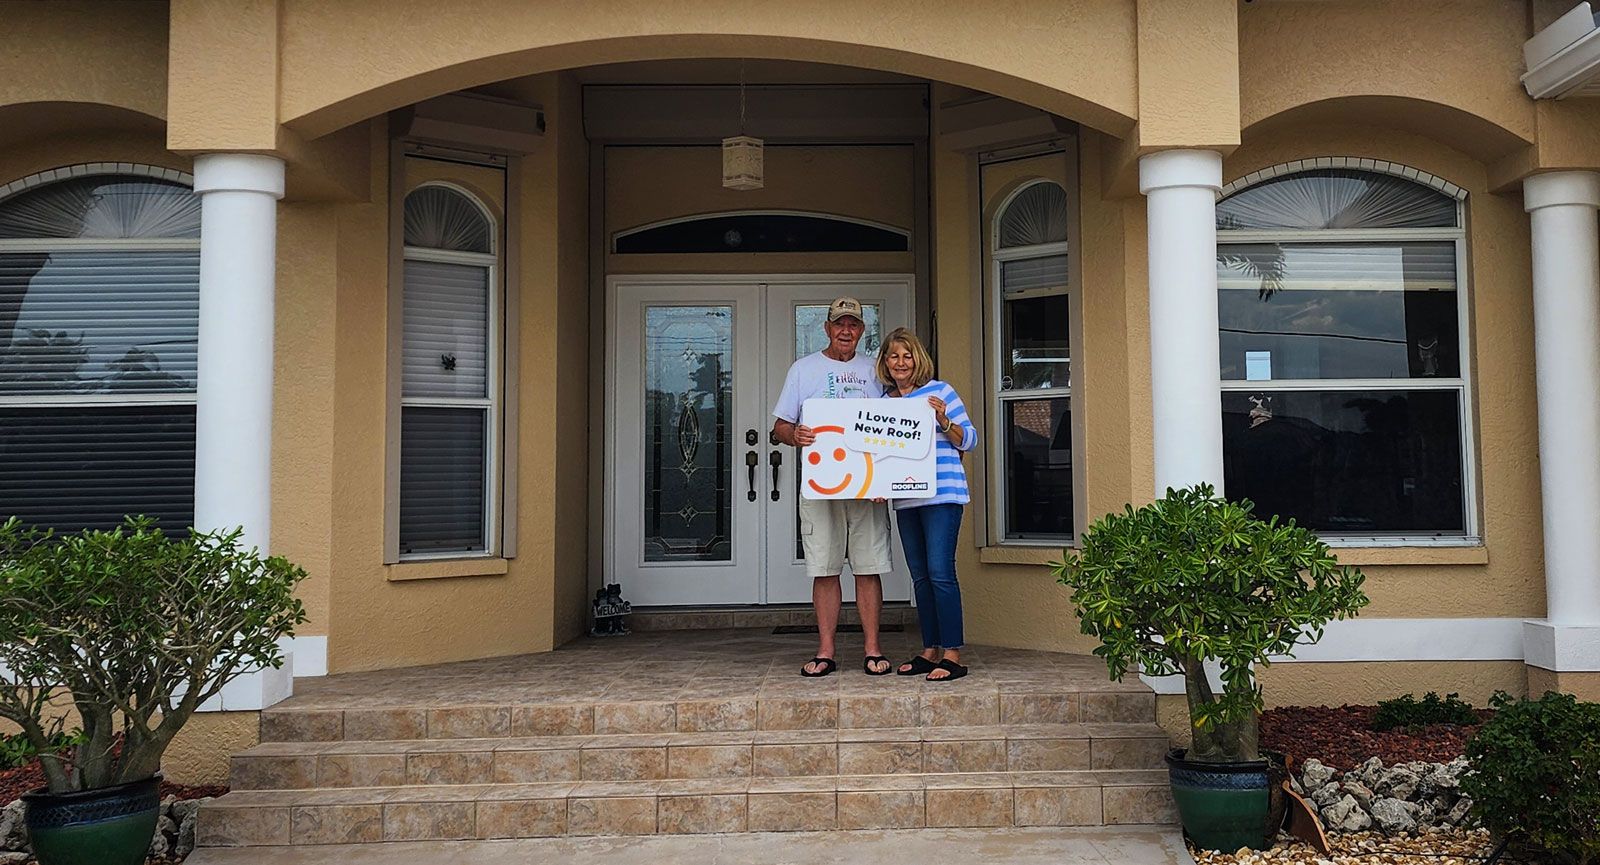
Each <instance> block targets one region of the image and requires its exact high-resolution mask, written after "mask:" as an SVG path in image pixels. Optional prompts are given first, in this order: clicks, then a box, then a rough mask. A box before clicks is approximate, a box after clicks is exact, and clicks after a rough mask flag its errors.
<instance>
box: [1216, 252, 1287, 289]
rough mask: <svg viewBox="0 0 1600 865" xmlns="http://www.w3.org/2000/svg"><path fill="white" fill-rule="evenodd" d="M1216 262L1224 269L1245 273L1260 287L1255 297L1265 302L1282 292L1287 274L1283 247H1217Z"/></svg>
mask: <svg viewBox="0 0 1600 865" xmlns="http://www.w3.org/2000/svg"><path fill="white" fill-rule="evenodd" d="M1217 260H1218V261H1220V262H1222V264H1223V265H1224V266H1226V267H1230V268H1232V269H1234V270H1237V271H1240V272H1242V273H1245V274H1247V275H1249V276H1251V277H1253V278H1255V279H1257V280H1260V282H1261V285H1260V287H1259V288H1258V289H1257V290H1256V296H1257V297H1258V298H1260V299H1261V300H1267V299H1269V298H1271V297H1272V296H1273V295H1274V294H1277V293H1278V292H1279V291H1282V290H1283V279H1284V276H1285V274H1286V273H1287V272H1288V266H1287V265H1286V264H1285V263H1284V256H1283V245H1282V244H1278V243H1269V244H1251V245H1250V246H1223V245H1220V244H1219V245H1218V246H1217Z"/></svg>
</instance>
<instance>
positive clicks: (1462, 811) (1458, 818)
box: [1444, 796, 1472, 826]
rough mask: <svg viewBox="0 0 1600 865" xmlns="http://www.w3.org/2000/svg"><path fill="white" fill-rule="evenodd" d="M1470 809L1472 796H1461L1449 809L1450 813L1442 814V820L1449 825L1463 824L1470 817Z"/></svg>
mask: <svg viewBox="0 0 1600 865" xmlns="http://www.w3.org/2000/svg"><path fill="white" fill-rule="evenodd" d="M1471 810H1472V797H1471V796H1462V797H1461V798H1460V799H1457V800H1456V804H1455V807H1453V808H1451V809H1450V813H1448V814H1446V815H1444V820H1445V822H1446V823H1448V824H1450V825H1451V826H1461V825H1464V824H1466V823H1467V822H1468V821H1469V820H1470V819H1471V815H1470V813H1469V812H1470V811H1471Z"/></svg>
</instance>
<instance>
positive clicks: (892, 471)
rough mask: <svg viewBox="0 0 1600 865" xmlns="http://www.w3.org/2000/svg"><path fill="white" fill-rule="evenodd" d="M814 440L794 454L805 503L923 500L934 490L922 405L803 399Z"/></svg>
mask: <svg viewBox="0 0 1600 865" xmlns="http://www.w3.org/2000/svg"><path fill="white" fill-rule="evenodd" d="M800 417H801V420H802V422H804V423H805V425H806V426H809V427H811V429H812V431H813V432H815V433H816V435H817V441H816V443H815V444H813V445H811V446H810V447H807V448H802V449H801V452H800V494H801V495H802V496H804V497H806V498H808V499H877V498H884V499H925V498H929V497H930V496H932V495H933V494H934V492H935V490H936V488H937V486H938V483H937V475H938V449H937V448H935V447H934V436H936V435H938V434H939V431H938V427H936V426H935V425H934V422H933V408H932V407H931V406H929V405H928V401H927V400H923V399H892V398H886V399H808V400H806V401H805V405H803V406H802V407H801V409H800Z"/></svg>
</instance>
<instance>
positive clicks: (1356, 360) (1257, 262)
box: [1217, 168, 1475, 540]
mask: <svg viewBox="0 0 1600 865" xmlns="http://www.w3.org/2000/svg"><path fill="white" fill-rule="evenodd" d="M1461 211H1462V204H1461V201H1459V200H1458V199H1457V198H1455V197H1453V196H1450V195H1447V194H1445V193H1444V192H1441V191H1440V190H1439V189H1436V188H1434V187H1432V186H1428V185H1424V184H1422V183H1419V182H1416V181H1414V180H1412V179H1410V178H1408V177H1402V176H1397V175H1393V174H1385V173H1379V172H1373V171H1361V170H1352V169H1344V168H1329V169H1319V170H1314V171H1302V172H1297V173H1291V174H1284V175H1280V176H1277V177H1273V178H1271V179H1269V180H1266V181H1263V182H1260V183H1257V184H1254V185H1252V186H1247V187H1245V188H1243V189H1241V190H1239V191H1237V192H1234V193H1233V194H1231V195H1229V196H1227V197H1226V198H1224V199H1223V200H1222V201H1220V202H1218V204H1217V278H1218V289H1219V292H1218V295H1219V301H1218V317H1219V320H1220V324H1221V332H1220V334H1219V337H1218V339H1219V344H1220V348H1221V357H1222V368H1221V373H1222V379H1223V407H1222V411H1223V435H1224V443H1225V446H1224V450H1225V460H1226V477H1225V484H1226V487H1227V492H1228V494H1229V496H1230V497H1236V498H1249V499H1251V500H1252V501H1254V502H1255V504H1256V509H1257V511H1258V513H1261V514H1263V515H1266V514H1278V515H1280V516H1283V517H1293V518H1295V519H1296V520H1297V521H1298V522H1299V523H1300V524H1301V525H1305V526H1309V527H1311V528H1314V529H1317V530H1318V531H1320V532H1322V533H1324V534H1326V535H1331V536H1342V537H1347V538H1351V539H1357V540H1362V539H1380V540H1381V539H1387V538H1436V537H1437V538H1442V537H1451V536H1454V537H1462V536H1467V535H1471V534H1474V533H1475V526H1474V518H1473V513H1472V509H1471V507H1470V505H1469V503H1470V502H1471V501H1472V495H1471V487H1472V483H1471V473H1470V463H1471V461H1470V459H1469V458H1468V455H1469V454H1470V452H1471V440H1472V436H1471V430H1470V428H1469V423H1468V413H1467V408H1466V407H1467V404H1468V402H1467V393H1468V387H1467V369H1468V366H1469V365H1468V363H1467V359H1466V358H1467V353H1466V352H1467V349H1466V347H1467V330H1466V324H1465V322H1466V318H1465V316H1464V310H1465V308H1466V306H1465V297H1464V295H1465V282H1464V279H1463V276H1462V269H1463V267H1462V262H1463V244H1464V235H1463V232H1462V228H1461Z"/></svg>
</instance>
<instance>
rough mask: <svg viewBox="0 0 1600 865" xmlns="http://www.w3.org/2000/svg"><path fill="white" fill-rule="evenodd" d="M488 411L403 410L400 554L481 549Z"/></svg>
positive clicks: (413, 408) (423, 407) (477, 409)
mask: <svg viewBox="0 0 1600 865" xmlns="http://www.w3.org/2000/svg"><path fill="white" fill-rule="evenodd" d="M487 415H488V411H487V410H486V409H480V408H431V407H425V406H405V407H403V408H402V409H401V411H400V551H401V552H402V553H408V554H409V553H441V552H471V551H476V550H482V549H484V546H485V541H486V539H485V537H484V534H485V533H484V513H485V510H484V469H485V465H484V457H485V455H486V452H487V451H486V448H485V439H486V437H487V432H488V431H487V429H486V428H485V427H486V424H485V418H486V417H487Z"/></svg>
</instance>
